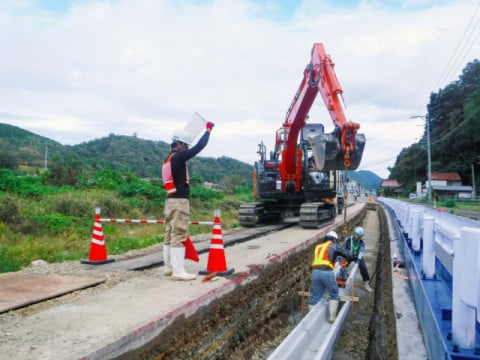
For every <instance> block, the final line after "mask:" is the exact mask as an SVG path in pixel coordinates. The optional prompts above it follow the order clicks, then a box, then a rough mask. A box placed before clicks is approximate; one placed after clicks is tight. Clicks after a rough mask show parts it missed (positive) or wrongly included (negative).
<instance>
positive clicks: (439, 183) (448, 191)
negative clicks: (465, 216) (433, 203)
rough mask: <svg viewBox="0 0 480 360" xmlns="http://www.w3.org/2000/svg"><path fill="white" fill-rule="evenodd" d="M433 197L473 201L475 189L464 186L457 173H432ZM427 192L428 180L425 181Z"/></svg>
mask: <svg viewBox="0 0 480 360" xmlns="http://www.w3.org/2000/svg"><path fill="white" fill-rule="evenodd" d="M431 185H432V191H433V195H434V196H435V198H436V199H438V198H439V197H448V198H458V199H471V198H473V187H471V186H465V185H462V178H461V177H460V175H459V174H458V173H456V172H447V173H441V172H432V179H431ZM424 188H425V191H427V190H428V179H427V180H426V181H425V186H424Z"/></svg>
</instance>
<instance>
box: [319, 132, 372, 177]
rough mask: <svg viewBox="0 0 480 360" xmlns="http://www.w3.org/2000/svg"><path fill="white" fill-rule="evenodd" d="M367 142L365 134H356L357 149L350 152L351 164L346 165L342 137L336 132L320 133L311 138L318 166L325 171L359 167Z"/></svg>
mask: <svg viewBox="0 0 480 360" xmlns="http://www.w3.org/2000/svg"><path fill="white" fill-rule="evenodd" d="M365 142H366V139H365V134H356V137H355V151H354V152H353V153H350V166H346V165H345V154H344V153H343V152H342V147H341V145H340V139H339V138H338V136H337V134H336V133H335V132H334V133H332V134H324V133H320V134H318V135H316V136H315V137H313V138H311V139H310V144H311V146H312V150H313V156H314V157H315V163H316V166H317V168H318V169H320V170H324V171H330V170H332V171H334V170H355V169H357V168H358V166H359V165H360V161H361V160H362V155H363V149H364V148H365Z"/></svg>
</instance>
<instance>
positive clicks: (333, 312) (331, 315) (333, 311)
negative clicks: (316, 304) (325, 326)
mask: <svg viewBox="0 0 480 360" xmlns="http://www.w3.org/2000/svg"><path fill="white" fill-rule="evenodd" d="M337 309H338V300H330V301H329V302H328V322H329V323H330V324H333V323H334V322H335V318H336V317H337Z"/></svg>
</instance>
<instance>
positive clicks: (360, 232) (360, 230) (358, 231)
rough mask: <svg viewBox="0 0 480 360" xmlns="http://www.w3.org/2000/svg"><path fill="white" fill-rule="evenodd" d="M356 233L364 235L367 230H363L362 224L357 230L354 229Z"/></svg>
mask: <svg viewBox="0 0 480 360" xmlns="http://www.w3.org/2000/svg"><path fill="white" fill-rule="evenodd" d="M354 233H355V235H358V236H360V237H362V236H363V234H365V231H363V228H362V227H361V226H358V227H356V228H355V231H354Z"/></svg>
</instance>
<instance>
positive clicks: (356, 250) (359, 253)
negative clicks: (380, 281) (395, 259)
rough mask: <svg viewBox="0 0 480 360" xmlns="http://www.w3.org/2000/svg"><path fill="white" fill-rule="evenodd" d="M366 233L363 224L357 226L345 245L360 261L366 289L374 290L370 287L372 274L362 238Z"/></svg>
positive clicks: (358, 261) (359, 266)
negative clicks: (369, 271)
mask: <svg viewBox="0 0 480 360" xmlns="http://www.w3.org/2000/svg"><path fill="white" fill-rule="evenodd" d="M364 234H365V231H364V230H363V228H362V227H361V226H358V227H356V228H355V230H354V231H353V235H350V236H348V237H347V238H346V239H345V245H344V247H345V249H347V250H349V251H350V252H351V253H352V255H353V256H354V257H355V260H356V261H357V263H358V268H359V270H360V274H361V275H362V280H363V282H364V284H365V290H367V291H369V292H372V291H373V290H372V288H371V287H370V275H368V270H367V265H366V264H365V260H364V259H363V253H364V251H365V243H364V242H363V239H362V238H363V235H364Z"/></svg>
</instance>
